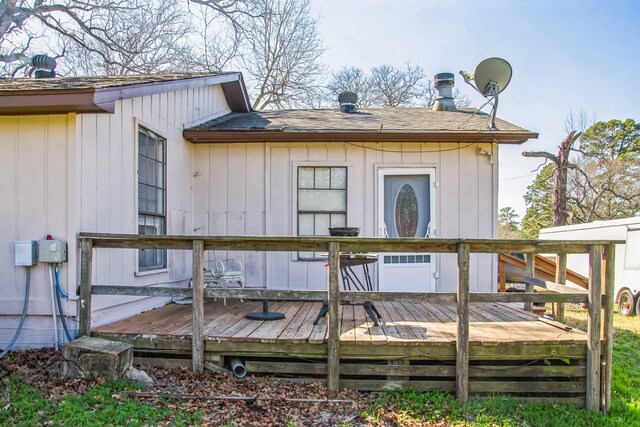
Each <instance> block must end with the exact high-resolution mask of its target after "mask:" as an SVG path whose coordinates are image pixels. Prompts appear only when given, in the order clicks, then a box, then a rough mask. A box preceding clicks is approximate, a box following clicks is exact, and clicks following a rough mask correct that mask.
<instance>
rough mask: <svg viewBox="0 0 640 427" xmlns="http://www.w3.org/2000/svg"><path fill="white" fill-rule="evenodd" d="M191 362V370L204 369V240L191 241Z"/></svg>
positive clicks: (200, 370)
mask: <svg viewBox="0 0 640 427" xmlns="http://www.w3.org/2000/svg"><path fill="white" fill-rule="evenodd" d="M192 278H193V282H192V283H193V288H192V289H191V292H192V295H191V297H192V310H193V322H192V327H191V362H192V367H193V372H197V373H199V372H202V370H203V369H204V241H202V240H194V241H193V272H192Z"/></svg>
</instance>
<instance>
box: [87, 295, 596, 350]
mask: <svg viewBox="0 0 640 427" xmlns="http://www.w3.org/2000/svg"><path fill="white" fill-rule="evenodd" d="M375 305H376V307H377V309H378V311H380V314H381V315H382V322H381V326H378V327H375V326H373V322H372V321H371V319H369V317H368V316H367V315H366V313H365V311H364V308H363V307H362V306H361V305H357V304H355V305H349V304H345V305H343V306H341V307H340V311H341V337H340V340H341V342H342V343H343V344H344V345H367V346H370V345H376V346H384V345H392V346H397V345H400V346H415V345H421V346H434V345H436V346H437V345H440V346H441V345H452V344H453V343H455V340H456V334H455V333H456V315H455V308H454V306H453V305H452V304H446V303H431V302H425V303H411V302H376V303H375ZM320 307H321V303H319V302H291V301H289V302H273V303H271V305H270V309H271V310H273V311H281V312H284V313H285V319H284V320H279V321H274V322H267V321H257V320H249V319H246V318H245V317H244V316H245V314H247V313H249V312H251V311H258V310H260V309H261V304H260V303H259V302H239V301H233V302H228V304H227V305H226V306H224V305H223V304H222V301H208V302H206V303H205V310H204V324H205V326H204V336H205V339H206V340H217V341H221V342H222V341H233V342H258V343H275V344H277V343H282V344H323V343H326V338H327V320H326V317H325V318H322V319H320V321H319V322H318V324H317V325H313V320H315V318H316V316H317V314H318V312H319V311H320ZM470 320H471V322H470V342H471V343H472V344H474V345H478V344H480V345H487V346H494V345H502V344H513V345H521V344H585V343H586V340H587V337H586V334H584V333H583V332H580V331H577V330H575V329H570V330H567V329H568V328H567V329H564V328H561V327H559V326H557V325H553V324H550V323H546V322H543V321H540V320H539V317H538V316H536V315H534V314H531V313H529V312H525V311H523V310H522V309H519V308H516V307H514V306H513V305H508V304H501V303H472V304H471V306H470ZM93 332H94V333H95V334H96V335H103V336H118V337H122V336H127V335H130V336H132V337H133V336H144V337H154V336H155V337H159V338H160V337H163V338H176V339H184V338H190V337H191V306H190V305H178V304H169V305H167V306H165V307H161V308H159V309H156V310H152V311H149V312H146V313H141V314H139V315H137V316H133V317H131V318H129V319H125V320H122V321H119V322H115V323H112V324H110V325H104V326H100V327H96V328H93Z"/></svg>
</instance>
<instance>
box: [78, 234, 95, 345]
mask: <svg viewBox="0 0 640 427" xmlns="http://www.w3.org/2000/svg"><path fill="white" fill-rule="evenodd" d="M92 261H93V240H92V239H81V240H80V313H79V315H80V325H79V326H78V336H79V337H81V336H83V335H86V336H90V335H91V274H92Z"/></svg>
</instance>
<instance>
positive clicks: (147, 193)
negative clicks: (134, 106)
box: [138, 127, 167, 271]
mask: <svg viewBox="0 0 640 427" xmlns="http://www.w3.org/2000/svg"><path fill="white" fill-rule="evenodd" d="M166 148H167V140H166V139H165V138H163V137H161V136H159V135H157V134H156V133H154V132H152V131H150V130H148V129H145V128H143V127H138V234H144V235H152V236H157V235H163V234H167V213H166V210H167V185H166V183H167V155H166ZM166 267H167V251H166V250H165V249H140V250H139V251H138V270H139V271H149V270H156V269H162V268H166Z"/></svg>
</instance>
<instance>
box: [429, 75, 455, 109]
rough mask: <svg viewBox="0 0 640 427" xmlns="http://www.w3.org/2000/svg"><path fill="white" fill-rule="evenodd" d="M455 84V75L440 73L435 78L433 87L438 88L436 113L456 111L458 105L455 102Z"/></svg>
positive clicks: (435, 103)
mask: <svg viewBox="0 0 640 427" xmlns="http://www.w3.org/2000/svg"><path fill="white" fill-rule="evenodd" d="M454 84H455V78H454V75H453V73H438V74H436V75H435V76H434V77H433V86H434V87H435V88H436V100H435V102H434V103H433V110H434V111H453V110H455V109H456V103H455V101H454V100H453V86H454Z"/></svg>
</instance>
